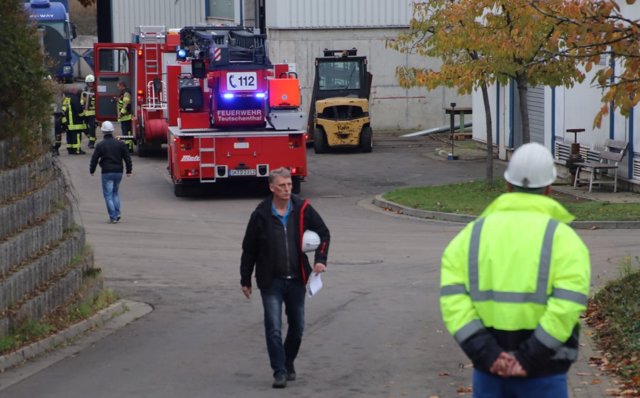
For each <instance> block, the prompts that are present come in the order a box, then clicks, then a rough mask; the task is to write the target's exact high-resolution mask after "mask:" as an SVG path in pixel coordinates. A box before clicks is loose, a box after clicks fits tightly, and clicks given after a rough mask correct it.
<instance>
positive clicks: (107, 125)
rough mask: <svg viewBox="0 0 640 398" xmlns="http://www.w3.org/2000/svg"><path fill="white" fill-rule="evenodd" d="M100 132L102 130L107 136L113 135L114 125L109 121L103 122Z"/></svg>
mask: <svg viewBox="0 0 640 398" xmlns="http://www.w3.org/2000/svg"><path fill="white" fill-rule="evenodd" d="M100 130H102V132H103V133H105V134H110V133H113V123H111V122H110V121H108V120H107V121H106V122H103V123H102V126H100Z"/></svg>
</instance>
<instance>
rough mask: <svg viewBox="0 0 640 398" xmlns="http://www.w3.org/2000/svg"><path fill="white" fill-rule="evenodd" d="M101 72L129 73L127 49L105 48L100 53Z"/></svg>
mask: <svg viewBox="0 0 640 398" xmlns="http://www.w3.org/2000/svg"><path fill="white" fill-rule="evenodd" d="M98 62H99V63H98V64H99V65H100V72H113V73H123V74H124V73H129V53H128V51H127V50H126V49H122V48H116V49H108V48H103V49H101V50H100V52H99V54H98Z"/></svg>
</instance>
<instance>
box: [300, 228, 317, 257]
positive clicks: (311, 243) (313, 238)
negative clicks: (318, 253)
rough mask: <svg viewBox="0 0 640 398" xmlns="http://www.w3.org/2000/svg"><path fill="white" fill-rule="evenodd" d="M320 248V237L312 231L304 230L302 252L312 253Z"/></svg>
mask: <svg viewBox="0 0 640 398" xmlns="http://www.w3.org/2000/svg"><path fill="white" fill-rule="evenodd" d="M318 246H320V236H318V234H317V233H315V232H313V231H309V230H306V231H304V234H303V235H302V251H303V252H312V251H315V250H316V249H317V248H318Z"/></svg>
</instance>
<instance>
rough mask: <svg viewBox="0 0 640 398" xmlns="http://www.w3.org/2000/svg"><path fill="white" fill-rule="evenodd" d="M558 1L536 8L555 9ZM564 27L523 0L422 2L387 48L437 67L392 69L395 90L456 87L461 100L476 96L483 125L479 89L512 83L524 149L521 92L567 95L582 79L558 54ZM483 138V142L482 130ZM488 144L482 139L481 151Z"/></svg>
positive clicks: (573, 63) (575, 63)
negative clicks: (550, 89)
mask: <svg viewBox="0 0 640 398" xmlns="http://www.w3.org/2000/svg"><path fill="white" fill-rule="evenodd" d="M564 1H565V0H546V1H545V2H544V3H549V4H553V5H556V6H558V7H559V5H560V4H561V3H563V2H564ZM534 3H535V2H534ZM547 10H550V9H547ZM569 25H570V22H569V21H563V20H559V19H557V18H555V17H553V16H550V15H546V14H545V13H543V12H540V11H539V10H537V9H536V8H535V7H534V6H533V5H532V4H531V2H530V1H528V0H501V1H497V0H428V1H423V2H420V3H415V4H414V14H413V18H412V20H411V23H410V26H409V30H408V31H407V32H403V33H401V34H399V35H398V37H397V38H396V39H395V40H392V41H390V42H389V44H388V45H389V46H390V47H392V48H395V49H397V50H399V51H402V52H412V53H416V54H419V55H423V56H429V57H436V58H440V59H441V60H442V66H441V68H440V70H432V69H421V68H410V67H398V68H397V70H396V75H397V77H398V81H399V83H400V85H402V86H404V87H410V86H425V87H427V88H429V89H432V88H435V87H437V86H440V85H444V86H450V87H457V88H458V90H459V92H460V93H463V94H466V93H470V92H472V91H473V90H475V89H480V90H482V92H483V98H484V103H485V113H486V119H487V120H488V121H489V123H490V115H491V112H490V110H489V103H488V95H487V93H486V87H487V86H489V85H491V84H494V83H496V82H498V83H501V84H507V83H509V82H510V81H514V82H515V84H516V85H517V89H518V94H519V99H520V101H519V104H520V105H519V113H520V117H521V120H522V131H521V134H522V142H523V143H526V142H529V140H530V133H529V115H528V110H527V95H526V94H527V90H528V87H529V86H537V85H550V86H559V85H561V86H567V87H570V86H572V85H573V84H574V83H575V82H581V81H583V80H584V78H585V74H584V73H583V71H581V70H580V67H579V60H578V58H575V57H570V56H564V55H563V54H562V52H561V51H560V49H561V48H563V46H564V45H565V43H564V37H565V28H566V27H567V26H569ZM487 130H488V134H490V126H489V127H488V128H487ZM491 143H492V141H491V136H490V135H488V137H487V144H488V145H491Z"/></svg>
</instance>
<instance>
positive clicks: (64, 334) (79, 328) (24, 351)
mask: <svg viewBox="0 0 640 398" xmlns="http://www.w3.org/2000/svg"><path fill="white" fill-rule="evenodd" d="M151 310H152V308H151V306H149V305H148V304H145V303H138V302H135V301H129V300H120V301H118V302H116V303H114V304H112V305H111V306H109V307H107V308H104V309H102V310H100V311H98V312H97V313H95V314H94V315H93V316H91V317H90V318H87V319H85V320H82V321H80V322H78V323H76V324H74V325H72V326H70V327H68V328H67V329H65V330H62V331H60V332H58V333H56V334H54V335H51V336H49V337H47V338H45V339H43V340H40V341H37V342H35V343H32V344H30V345H28V346H26V347H23V348H21V349H19V350H17V351H15V352H12V353H9V354H6V355H2V356H0V373H4V372H6V371H7V370H8V369H10V368H13V367H15V366H18V365H21V364H24V363H25V362H27V361H29V360H31V359H33V358H36V357H39V356H41V355H42V354H45V353H47V352H49V351H51V350H53V349H55V348H58V347H60V346H63V345H66V344H68V343H71V342H73V341H74V340H75V339H76V338H79V337H80V336H81V335H82V334H84V333H85V332H87V331H89V330H91V329H94V328H100V327H104V326H108V325H109V324H110V323H112V322H113V323H118V326H119V327H122V326H124V325H126V324H128V323H130V322H132V321H134V320H135V319H138V318H140V317H141V316H143V315H146V314H147V313H149V312H151ZM116 318H127V319H122V321H124V322H122V321H121V322H116ZM60 359H61V358H60ZM2 384H3V385H2V386H0V389H2V388H6V387H7V385H4V383H2Z"/></svg>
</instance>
